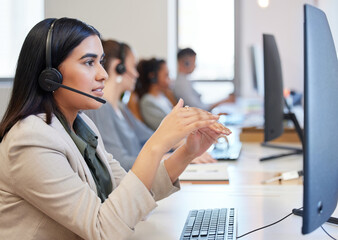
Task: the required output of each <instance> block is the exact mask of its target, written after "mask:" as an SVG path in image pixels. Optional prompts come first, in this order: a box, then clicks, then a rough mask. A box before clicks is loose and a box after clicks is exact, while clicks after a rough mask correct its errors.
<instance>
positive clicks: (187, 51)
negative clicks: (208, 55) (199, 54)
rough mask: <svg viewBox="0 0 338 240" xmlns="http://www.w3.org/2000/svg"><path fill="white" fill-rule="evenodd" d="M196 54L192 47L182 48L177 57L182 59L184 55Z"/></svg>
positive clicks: (191, 55)
mask: <svg viewBox="0 0 338 240" xmlns="http://www.w3.org/2000/svg"><path fill="white" fill-rule="evenodd" d="M193 56H196V52H195V51H194V50H192V49H191V48H183V49H180V50H179V51H178V53H177V59H178V60H179V59H182V58H184V57H193Z"/></svg>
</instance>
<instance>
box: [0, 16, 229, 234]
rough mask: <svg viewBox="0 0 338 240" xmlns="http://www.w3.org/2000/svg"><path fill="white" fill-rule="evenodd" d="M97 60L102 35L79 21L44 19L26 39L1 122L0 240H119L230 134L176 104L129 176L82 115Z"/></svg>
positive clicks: (100, 80)
mask: <svg viewBox="0 0 338 240" xmlns="http://www.w3.org/2000/svg"><path fill="white" fill-rule="evenodd" d="M103 58H104V52H103V48H102V44H101V40H100V34H99V33H98V31H97V30H96V29H95V28H93V27H92V26H89V25H87V24H85V23H83V22H81V21H78V20H76V19H69V18H61V19H58V20H57V19H46V20H43V21H41V22H39V23H38V24H37V25H35V26H34V27H33V29H32V30H31V31H30V32H29V33H28V35H27V37H26V39H25V41H24V43H23V46H22V49H21V52H20V55H19V59H18V63H17V69H16V73H15V77H14V82H13V90H12V95H11V99H10V102H9V105H8V108H7V111H6V113H5V115H4V117H3V119H2V121H1V123H0V142H1V143H0V165H1V168H0V199H1V201H0V213H1V214H0V239H58V240H60V239H61V240H62V239H91V240H96V239H125V238H127V237H128V236H130V235H131V234H132V233H133V231H134V227H135V225H136V224H137V222H138V221H140V220H141V219H142V218H144V217H145V216H146V215H147V214H149V212H150V211H152V210H153V209H154V208H155V207H156V203H155V201H156V200H159V199H162V198H165V197H167V196H169V195H170V194H172V193H174V192H175V191H177V190H178V189H179V181H178V177H179V175H180V174H181V173H182V172H183V171H184V169H185V168H186V166H187V165H188V164H189V163H190V161H191V160H192V159H194V158H195V157H197V156H199V155H201V154H202V153H203V152H205V151H206V150H207V149H208V148H209V147H210V145H211V144H212V143H213V142H214V141H215V140H216V139H217V138H218V137H219V136H220V135H223V134H229V133H230V131H229V130H228V129H227V128H225V127H224V126H222V125H221V124H219V123H217V119H218V116H215V115H212V114H211V113H208V112H206V111H203V110H200V109H197V108H192V107H183V100H180V101H179V102H178V104H177V105H176V106H175V107H174V108H173V110H172V111H171V112H170V113H169V114H168V115H167V116H166V117H165V119H164V120H163V121H162V123H161V126H160V127H159V128H158V129H157V130H156V131H155V133H154V134H153V135H152V136H151V137H150V139H149V140H148V141H147V142H146V143H145V145H144V146H143V148H142V150H141V151H140V153H139V155H138V157H137V159H136V161H135V163H134V165H133V167H132V169H131V171H129V172H128V173H126V172H125V171H124V169H123V168H121V166H120V164H119V163H118V162H117V161H116V160H115V159H113V158H112V155H111V154H109V153H107V152H106V150H105V148H104V145H103V142H102V139H101V135H100V133H99V132H98V130H97V128H96V126H95V125H94V123H93V122H92V121H91V120H90V119H89V118H88V117H87V116H86V115H85V114H84V113H81V110H88V109H98V108H99V107H100V106H101V105H102V100H101V99H100V97H102V96H103V92H102V90H103V88H104V81H105V80H106V79H107V78H108V75H107V73H106V71H105V70H104V68H103V66H102V65H101V64H102V61H103ZM60 84H62V85H63V86H68V87H71V88H73V89H77V90H78V91H81V93H82V94H78V93H77V92H74V90H72V91H69V90H67V89H64V88H59V87H60V86H61V85H60ZM84 94H85V95H86V96H84ZM88 96H89V97H88ZM93 98H95V99H93ZM184 138H186V142H185V144H184V145H182V146H181V147H180V148H178V149H177V150H176V151H175V152H174V153H173V154H172V155H171V156H170V157H169V158H168V159H166V160H164V161H161V159H162V157H163V155H164V154H165V153H166V152H168V151H169V149H171V148H172V146H173V145H175V144H176V143H177V142H179V141H181V140H182V139H184Z"/></svg>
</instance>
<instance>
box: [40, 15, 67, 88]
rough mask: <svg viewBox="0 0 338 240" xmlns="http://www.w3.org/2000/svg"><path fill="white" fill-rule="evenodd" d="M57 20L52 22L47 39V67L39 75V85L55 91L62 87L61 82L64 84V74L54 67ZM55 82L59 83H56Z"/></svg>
mask: <svg viewBox="0 0 338 240" xmlns="http://www.w3.org/2000/svg"><path fill="white" fill-rule="evenodd" d="M56 21H57V19H55V20H54V21H53V22H52V24H51V25H50V28H49V30H48V34H47V40H46V68H45V70H43V71H42V72H41V73H40V76H39V85H40V87H41V88H42V89H43V90H44V91H47V92H52V91H55V90H56V89H58V88H59V87H60V86H59V84H62V74H61V73H60V72H59V71H58V70H57V69H56V68H53V67H52V37H53V28H54V24H55V22H56ZM53 82H55V83H58V84H54V83H53Z"/></svg>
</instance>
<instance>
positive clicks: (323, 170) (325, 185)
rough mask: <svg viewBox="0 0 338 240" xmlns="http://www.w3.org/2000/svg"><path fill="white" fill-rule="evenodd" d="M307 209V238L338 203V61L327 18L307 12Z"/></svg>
mask: <svg viewBox="0 0 338 240" xmlns="http://www.w3.org/2000/svg"><path fill="white" fill-rule="evenodd" d="M304 19H305V24H304V103H305V105H304V136H305V142H304V199H303V201H304V204H303V227H302V233H303V234H307V233H310V232H312V231H314V230H315V229H316V228H318V227H320V226H321V225H322V224H323V223H324V222H325V221H327V220H328V219H329V217H330V216H331V215H332V213H333V212H334V210H335V208H336V207H337V201H338V147H337V143H338V129H337V119H338V108H337V105H336V104H337V103H338V94H337V89H338V61H337V55H336V49H335V46H334V42H333V39H332V35H331V31H330V27H329V24H328V21H327V19H326V16H325V13H324V12H323V11H321V10H319V9H317V8H315V7H313V6H310V5H305V6H304Z"/></svg>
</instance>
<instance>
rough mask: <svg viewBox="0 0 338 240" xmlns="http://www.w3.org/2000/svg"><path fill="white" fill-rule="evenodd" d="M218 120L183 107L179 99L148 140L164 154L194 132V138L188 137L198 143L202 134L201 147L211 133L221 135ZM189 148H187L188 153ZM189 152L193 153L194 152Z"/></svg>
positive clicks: (205, 113) (199, 111)
mask: <svg viewBox="0 0 338 240" xmlns="http://www.w3.org/2000/svg"><path fill="white" fill-rule="evenodd" d="M218 118H219V116H218V115H213V114H211V113H209V112H207V111H204V110H201V109H198V108H192V107H183V100H182V99H180V100H179V101H178V103H177V105H176V106H175V107H174V108H173V110H172V111H171V112H170V113H169V114H168V115H167V116H166V117H165V118H164V119H163V120H162V122H161V124H160V126H159V127H158V129H157V130H156V131H155V133H154V134H153V136H152V137H151V138H150V139H149V140H150V142H151V144H152V145H155V146H157V147H155V148H156V149H160V151H162V152H163V154H164V153H165V152H167V151H169V150H170V149H171V148H172V147H173V146H174V145H175V144H177V143H178V142H179V141H181V140H182V139H183V138H185V137H187V136H188V135H189V134H190V133H191V132H196V136H195V137H190V138H191V140H193V139H195V140H194V141H196V142H199V140H198V139H199V136H200V134H202V135H203V136H202V137H201V140H202V144H201V146H204V145H205V146H206V145H207V144H206V142H205V140H206V138H205V137H206V136H209V135H210V136H211V137H212V138H213V137H214V135H213V132H215V131H216V132H217V134H216V135H219V134H220V133H223V132H222V131H219V130H220V129H221V128H220V127H219V126H218V124H217V123H216V121H217V120H218ZM207 129H209V130H207ZM223 129H226V128H223ZM197 130H198V131H197ZM216 135H215V136H216ZM196 137H197V139H196ZM191 140H190V141H191ZM190 148H191V147H189V148H188V150H189V152H190V150H191V149H190ZM205 150H206V149H205ZM191 152H194V153H195V151H191ZM196 156H197V155H196Z"/></svg>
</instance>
